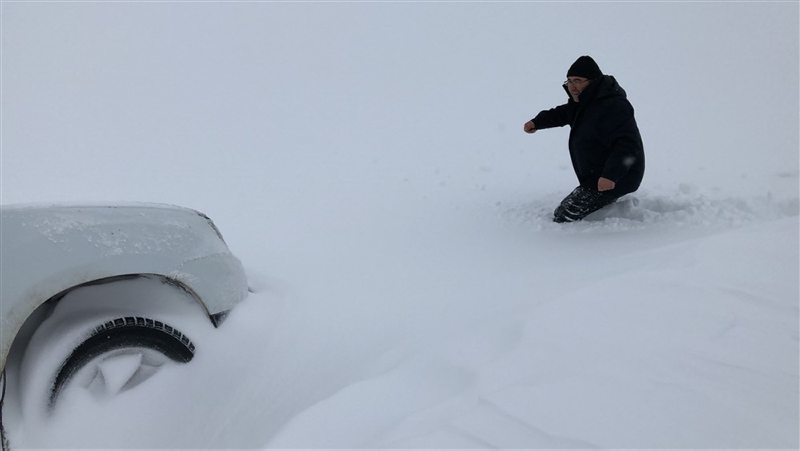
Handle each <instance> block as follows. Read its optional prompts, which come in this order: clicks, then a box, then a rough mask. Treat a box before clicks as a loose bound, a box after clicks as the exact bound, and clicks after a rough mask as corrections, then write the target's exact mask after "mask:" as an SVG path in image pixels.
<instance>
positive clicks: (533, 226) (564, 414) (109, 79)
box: [0, 2, 800, 448]
mask: <svg viewBox="0 0 800 451" xmlns="http://www.w3.org/2000/svg"><path fill="white" fill-rule="evenodd" d="M799 8H800V6H798V4H797V3H796V2H783V3H778V2H768V3H766V2H744V3H743V2H736V3H725V2H723V4H720V3H719V2H712V3H708V2H702V3H701V2H697V3H692V2H688V3H687V2H676V3H671V2H656V3H653V2H643V3H624V2H623V3H619V2H616V3H606V2H589V3H490V2H486V3H466V2H464V3H461V2H455V3H452V2H432V3H424V2H423V3H420V2H415V3H399V2H395V3H356V2H352V3H351V2H344V3H340V2H335V3H333V2H332V3H327V2H320V3H226V2H214V3H182V2H165V3H159V2H147V3H118V2H115V3H102V2H101V3H74V2H69V3H67V2H64V3H58V2H55V3H53V2H49V3H3V4H2V13H3V15H2V25H3V40H2V55H3V56H2V58H3V59H2V76H3V97H2V98H3V100H2V102H3V105H2V107H3V133H2V168H1V169H0V170H1V171H2V193H1V194H0V197H1V199H0V200H2V203H4V204H8V203H27V202H93V203H109V202H118V201H136V202H163V203H169V204H176V205H183V206H187V207H190V208H194V209H197V210H200V211H203V212H204V213H206V214H208V215H209V216H210V217H211V218H213V219H214V220H215V222H216V224H217V225H218V226H219V228H220V230H221V231H222V233H223V234H224V236H225V239H226V240H227V242H228V244H229V246H230V247H231V249H232V251H233V252H234V253H235V254H236V255H238V256H239V257H240V258H241V260H242V261H243V263H244V265H245V267H246V269H247V271H248V279H249V283H250V287H251V291H252V292H251V294H250V296H249V297H248V298H247V299H246V300H245V301H244V302H243V303H241V304H240V305H239V306H237V307H236V309H234V310H233V312H232V313H231V315H230V316H229V318H228V319H227V321H226V322H225V323H224V324H223V325H222V327H221V328H219V329H216V330H212V329H208V331H207V332H204V333H201V336H200V337H197V338H196V337H192V340H193V341H197V342H198V343H200V344H198V351H197V353H196V355H195V358H194V360H192V362H191V363H189V364H186V365H164V366H163V367H162V368H160V369H159V370H158V371H157V372H156V373H155V374H154V375H153V376H152V377H150V378H149V379H147V380H146V381H144V382H143V383H141V384H140V385H138V386H136V387H135V388H133V389H131V390H127V391H123V392H120V393H119V394H118V395H117V396H114V397H111V398H110V399H104V400H103V401H102V402H98V401H97V400H96V399H95V398H93V397H92V396H90V394H88V393H83V392H82V390H80V389H78V388H76V389H74V390H72V389H71V391H70V393H69V395H70V396H68V397H66V398H67V400H68V402H65V403H64V405H61V406H59V409H58V410H57V411H56V412H55V413H54V415H52V416H51V417H49V418H46V419H41V418H37V417H33V418H22V419H21V421H17V422H15V423H14V424H16V426H15V427H14V428H13V429H10V430H9V431H8V432H9V436H10V439H11V441H12V444H14V445H16V446H22V447H45V448H47V447H55V448H67V447H97V448H109V447H114V448H118V447H126V448H129V447H146V448H208V447H211V448H596V447H599V448H798V447H799V446H800V440H799V439H798V435H799V432H798V424H800V415H799V414H798V405H799V404H800V402H799V395H798V380H799V379H798V372H799V368H800V363H798V354H799V351H798V336H799V335H800V333H799V326H798V322H799V321H798V317H799V315H800V311H799V306H798V304H799V302H800V293H799V288H798V287H799V282H798V277H799V276H798V274H800V267H799V265H800V263H799V261H798V254H799V253H800V251H799V249H800V248H799V245H798V226H799V225H798V213H799V212H800V211H799V210H800V207H799V206H798V205H799V204H798V197H800V196H799V194H798V174H800V171H799V169H800V167H799V164H798V154H799V152H798V143H799V140H798V126H797V124H798V123H799V122H800V120H799V118H798V99H799V98H800V95H799V94H798V90H799V89H800V88H799V87H800V77H799V76H798V67H800V65H799V64H798V55H800V48H799V46H798V41H799V39H798V36H799V35H800V33H799V32H798V17H800V14H799V13H800V11H799V10H798V9H799ZM583 54H589V55H592V56H593V57H594V58H595V59H596V60H597V61H598V63H599V65H600V67H601V69H602V70H603V71H604V72H606V73H609V74H613V75H615V76H616V78H617V79H618V80H619V82H620V84H621V85H622V86H623V87H624V88H625V89H626V91H627V92H628V95H629V98H630V100H631V102H632V103H633V105H634V107H635V108H636V115H637V120H638V122H639V126H640V129H641V132H642V136H643V139H644V144H645V151H646V154H647V173H646V174H645V178H644V182H643V184H642V187H641V188H640V190H639V191H638V192H636V193H633V194H632V195H629V196H626V197H625V198H623V199H620V200H619V201H618V202H617V203H616V204H614V205H612V206H610V207H609V208H607V209H605V210H603V211H600V212H597V213H596V214H593V215H592V216H591V217H590V218H587V220H586V221H582V222H579V223H574V224H555V223H553V222H552V221H551V218H552V211H553V209H554V208H555V206H556V205H557V204H558V202H559V201H560V200H561V198H563V196H565V195H566V194H568V193H569V192H570V191H571V190H572V189H573V188H574V184H575V180H574V175H573V173H572V169H571V167H570V161H569V156H568V153H567V150H566V141H567V135H568V130H567V129H556V130H545V131H540V132H538V133H536V134H535V135H527V134H525V133H523V131H522V125H523V123H525V122H526V121H527V120H529V119H530V118H531V117H533V116H534V115H535V114H536V113H537V112H538V111H540V110H542V109H545V108H551V107H553V106H555V105H558V104H560V103H563V102H565V101H566V95H565V93H564V92H563V89H562V88H561V86H560V83H561V82H562V80H563V79H564V77H565V73H566V70H567V68H568V67H569V65H570V64H571V63H572V62H573V61H574V60H575V59H576V58H577V57H578V56H580V55H583ZM121 366H124V365H121ZM114 370H115V369H114V368H112V367H111V366H109V367H108V368H107V371H109V372H112V373H113V372H114ZM123 370H124V369H123ZM123 370H120V371H123ZM124 371H128V370H124ZM110 376H113V375H110Z"/></svg>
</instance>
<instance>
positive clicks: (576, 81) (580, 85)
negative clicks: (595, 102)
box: [564, 77, 590, 102]
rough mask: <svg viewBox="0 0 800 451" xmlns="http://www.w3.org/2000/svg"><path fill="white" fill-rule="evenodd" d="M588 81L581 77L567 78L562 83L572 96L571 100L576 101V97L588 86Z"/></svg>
mask: <svg viewBox="0 0 800 451" xmlns="http://www.w3.org/2000/svg"><path fill="white" fill-rule="evenodd" d="M589 83H590V80H589V79H587V78H583V77H567V81H565V82H564V86H566V87H567V90H568V91H569V93H570V95H571V96H572V100H574V101H576V102H577V101H578V96H579V95H581V93H582V92H583V90H584V89H586V87H587V86H589Z"/></svg>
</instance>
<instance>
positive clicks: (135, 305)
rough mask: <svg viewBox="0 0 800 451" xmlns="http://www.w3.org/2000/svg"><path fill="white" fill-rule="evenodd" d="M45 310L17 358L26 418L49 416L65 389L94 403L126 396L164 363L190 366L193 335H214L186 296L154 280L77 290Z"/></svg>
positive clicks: (116, 282)
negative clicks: (82, 393)
mask: <svg viewBox="0 0 800 451" xmlns="http://www.w3.org/2000/svg"><path fill="white" fill-rule="evenodd" d="M50 308H52V312H51V313H50V314H49V316H48V317H47V318H46V319H45V320H44V321H42V322H41V324H39V325H38V327H37V328H36V330H35V332H34V333H33V335H32V337H31V339H30V342H29V344H28V346H27V348H26V350H25V351H24V353H23V355H22V358H21V363H20V367H19V373H18V374H19V376H18V383H19V387H18V388H19V389H20V390H19V392H20V394H21V399H20V405H21V407H22V410H23V415H25V416H28V415H37V416H39V417H47V416H49V415H51V414H52V412H53V411H54V410H56V409H57V408H58V406H59V402H60V401H61V399H62V398H63V396H64V394H65V392H66V391H67V389H68V388H70V387H75V388H76V389H77V390H87V391H89V392H90V394H91V395H92V396H94V397H99V398H108V397H113V396H116V395H117V394H119V393H122V392H125V391H128V390H130V389H132V388H134V387H136V386H138V385H139V384H141V383H142V382H144V381H146V380H147V379H148V378H149V377H150V376H152V375H153V374H155V373H156V372H158V371H159V370H160V369H162V368H164V367H165V365H166V366H169V365H170V364H173V363H178V364H182V363H188V362H190V361H191V360H192V359H193V358H194V355H195V352H196V350H197V341H195V340H196V337H202V336H204V335H207V332H208V331H210V330H213V325H212V324H211V321H209V318H208V315H207V313H206V312H205V309H204V308H203V307H202V306H201V305H200V304H199V303H198V302H197V301H196V300H195V299H194V297H193V296H192V295H191V294H190V293H188V292H187V291H185V290H183V289H181V288H180V287H179V286H177V285H175V284H172V283H169V282H168V281H167V280H166V279H164V278H162V277H157V276H144V277H135V278H125V279H121V280H120V279H114V280H110V281H101V282H98V283H93V284H88V285H85V286H81V287H78V288H76V289H74V290H71V291H70V292H69V293H66V294H65V295H63V296H61V297H60V298H59V299H57V300H54V305H53V306H50ZM189 337H192V339H190V338H189ZM120 362H122V363H124V365H123V366H125V369H124V371H120V369H119V368H120ZM109 368H111V370H109Z"/></svg>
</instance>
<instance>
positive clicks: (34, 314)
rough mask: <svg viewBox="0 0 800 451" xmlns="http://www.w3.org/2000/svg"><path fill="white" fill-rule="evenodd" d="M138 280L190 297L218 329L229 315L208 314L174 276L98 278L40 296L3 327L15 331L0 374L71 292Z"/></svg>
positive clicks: (200, 300)
mask: <svg viewBox="0 0 800 451" xmlns="http://www.w3.org/2000/svg"><path fill="white" fill-rule="evenodd" d="M139 278H151V279H157V280H159V281H161V282H163V283H165V284H168V285H170V286H173V287H175V288H177V289H179V290H181V291H183V292H185V293H187V294H189V295H190V297H191V298H192V299H193V300H194V301H195V302H196V303H197V304H199V305H200V306H201V307H202V308H203V311H204V312H205V314H206V316H207V317H208V319H209V321H211V324H212V325H213V326H214V327H219V326H220V324H222V322H223V321H224V320H225V318H226V317H227V315H228V313H229V310H224V311H221V312H216V313H211V312H210V311H209V306H208V305H207V304H206V302H204V301H203V298H202V297H201V296H200V295H199V294H198V293H197V292H196V291H195V290H194V289H192V287H191V286H189V285H188V284H187V283H184V282H182V281H180V280H178V279H176V278H174V277H170V276H167V275H164V274H155V273H136V274H120V275H114V276H108V277H101V278H98V279H94V280H89V281H87V282H82V283H78V284H75V285H72V286H70V287H68V288H66V289H63V290H61V291H59V292H57V293H55V294H51V295H49V296H48V295H47V294H43V295H41V296H39V297H38V298H37V299H36V300H35V301H31V302H29V303H27V306H28V307H29V312H27V314H26V315H24V318H22V319H21V320H20V321H17V322H16V324H3V328H4V329H6V328H7V327H15V330H13V334H12V335H11V337H10V339H8V345H6V346H4V347H3V349H2V355H0V372H2V371H3V370H4V369H5V366H6V363H7V362H8V361H9V358H10V357H11V356H12V354H13V353H14V352H17V351H19V352H23V351H24V349H25V347H26V346H27V343H28V341H29V340H30V338H31V336H32V335H33V333H34V332H35V331H36V329H37V328H38V327H39V326H40V325H41V324H42V322H44V321H45V320H46V319H47V318H48V316H49V315H50V312H51V311H52V310H53V308H54V307H55V306H56V304H58V303H59V302H60V301H61V300H62V299H63V298H64V297H65V296H67V295H68V294H69V293H71V292H72V291H74V290H77V289H80V288H83V287H87V286H92V285H103V284H107V283H113V282H117V281H121V280H132V279H139ZM6 332H7V331H6Z"/></svg>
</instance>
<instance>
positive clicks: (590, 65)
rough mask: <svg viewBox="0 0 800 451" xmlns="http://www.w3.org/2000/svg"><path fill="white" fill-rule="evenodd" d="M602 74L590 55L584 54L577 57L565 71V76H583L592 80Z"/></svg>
mask: <svg viewBox="0 0 800 451" xmlns="http://www.w3.org/2000/svg"><path fill="white" fill-rule="evenodd" d="M602 76H603V72H601V71H600V67H599V66H598V65H597V63H595V62H594V60H593V59H592V57H591V56H587V55H584V56H582V57H580V58H578V59H577V60H576V61H575V62H574V63H572V66H570V67H569V70H568V71H567V77H583V78H588V79H589V80H594V79H595V78H599V77H602Z"/></svg>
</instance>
